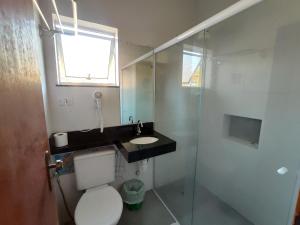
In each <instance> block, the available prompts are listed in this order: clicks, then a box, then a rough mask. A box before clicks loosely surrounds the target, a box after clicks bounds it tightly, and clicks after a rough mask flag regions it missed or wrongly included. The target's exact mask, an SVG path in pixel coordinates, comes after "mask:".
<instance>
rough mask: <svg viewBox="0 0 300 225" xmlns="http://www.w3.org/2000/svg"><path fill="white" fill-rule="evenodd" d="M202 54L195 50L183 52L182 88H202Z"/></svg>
mask: <svg viewBox="0 0 300 225" xmlns="http://www.w3.org/2000/svg"><path fill="white" fill-rule="evenodd" d="M202 57H203V56H202V53H201V52H200V51H195V50H183V53H182V86H183V87H201V82H202Z"/></svg>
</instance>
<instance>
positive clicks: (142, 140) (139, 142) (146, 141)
mask: <svg viewBox="0 0 300 225" xmlns="http://www.w3.org/2000/svg"><path fill="white" fill-rule="evenodd" d="M157 141H158V138H155V137H139V138H135V139H132V140H131V141H130V143H131V144H135V145H147V144H152V143H154V142H157Z"/></svg>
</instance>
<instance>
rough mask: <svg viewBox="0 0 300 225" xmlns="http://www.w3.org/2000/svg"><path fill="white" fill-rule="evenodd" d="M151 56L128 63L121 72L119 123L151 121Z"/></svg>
mask: <svg viewBox="0 0 300 225" xmlns="http://www.w3.org/2000/svg"><path fill="white" fill-rule="evenodd" d="M153 76H154V74H153V56H150V57H148V58H145V59H143V60H141V61H139V62H137V63H135V64H133V65H130V66H128V67H126V68H124V69H122V72H121V79H120V80H121V82H120V83H121V123H122V124H128V123H133V122H136V121H137V120H141V121H143V122H153V120H154V116H153V110H154V77H153Z"/></svg>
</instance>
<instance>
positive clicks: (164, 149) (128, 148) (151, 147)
mask: <svg viewBox="0 0 300 225" xmlns="http://www.w3.org/2000/svg"><path fill="white" fill-rule="evenodd" d="M144 136H145V137H156V138H158V141H156V142H154V143H152V144H146V145H136V144H132V143H130V142H129V141H130V140H131V139H132V138H130V139H129V140H127V141H122V142H119V143H117V144H116V146H117V147H118V149H119V150H120V151H121V152H122V154H123V156H124V157H125V158H126V160H127V162H129V163H131V162H136V161H139V160H143V159H148V158H151V157H155V156H158V155H163V154H166V153H169V152H174V151H175V150H176V142H175V141H173V140H172V139H170V138H168V137H166V136H164V135H162V134H160V133H158V132H156V131H153V132H152V134H146V135H140V136H138V137H144Z"/></svg>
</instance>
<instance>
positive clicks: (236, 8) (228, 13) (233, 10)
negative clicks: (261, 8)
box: [122, 0, 264, 69]
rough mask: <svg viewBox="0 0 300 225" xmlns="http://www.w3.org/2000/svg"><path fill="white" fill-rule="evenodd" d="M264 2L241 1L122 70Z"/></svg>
mask: <svg viewBox="0 0 300 225" xmlns="http://www.w3.org/2000/svg"><path fill="white" fill-rule="evenodd" d="M262 1H264V0H240V1H238V2H237V3H235V4H233V5H231V6H229V7H228V8H226V9H224V10H222V11H221V12H219V13H217V14H215V15H214V16H212V17H210V18H208V19H207V20H204V21H203V22H201V23H199V24H198V25H196V26H194V27H192V28H191V29H189V30H187V31H185V32H183V33H182V34H180V35H178V36H177V37H175V38H173V39H171V40H169V41H167V42H165V43H164V44H162V45H160V46H158V47H157V48H155V49H154V50H153V51H151V52H148V53H146V54H145V55H142V56H141V57H139V58H137V59H135V60H133V61H132V62H130V63H128V64H127V65H125V66H123V67H122V69H125V68H127V67H129V66H131V65H133V64H135V63H137V62H139V61H142V60H143V59H145V58H147V57H149V56H151V53H152V54H155V53H158V52H161V51H163V50H165V49H167V48H169V47H171V46H173V45H175V44H177V43H179V42H181V41H183V40H185V39H187V38H189V37H191V36H193V35H194V34H197V33H199V32H201V31H203V30H205V29H208V28H210V27H212V26H214V25H215V24H217V23H220V22H222V21H224V20H226V19H228V18H230V17H232V16H234V15H236V14H238V13H240V12H242V11H244V10H246V9H248V8H250V7H252V6H254V5H256V4H258V3H260V2H262Z"/></svg>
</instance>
